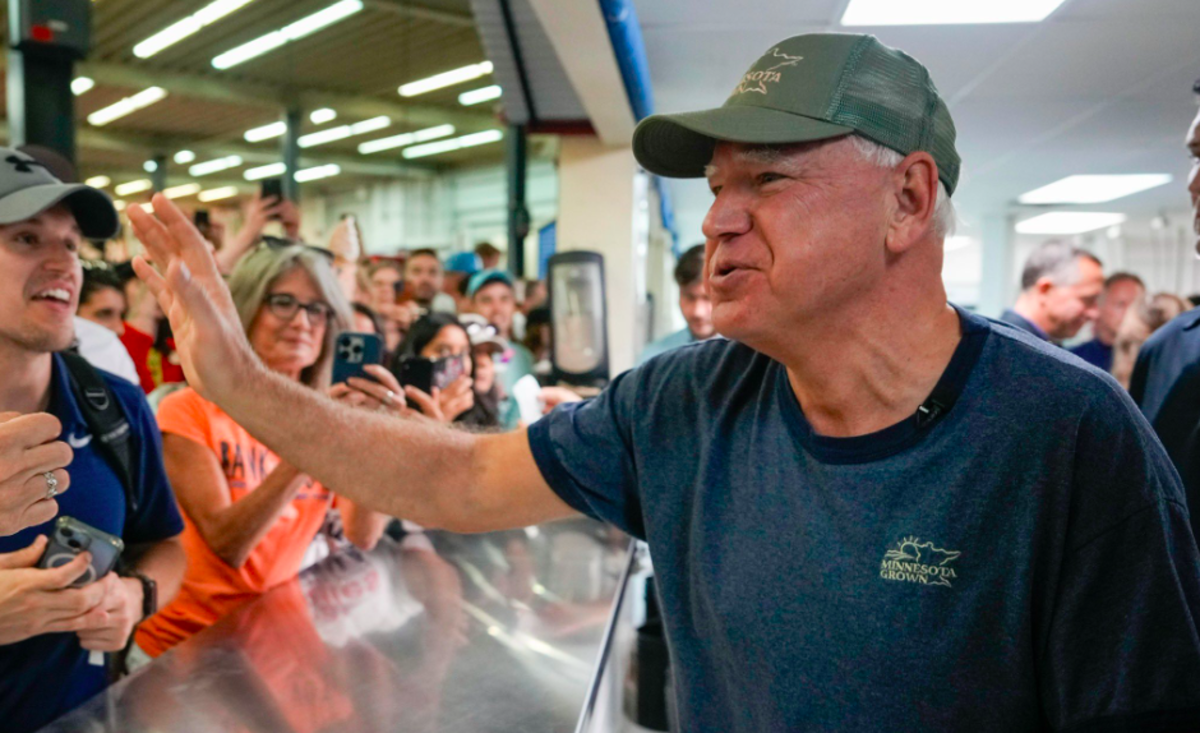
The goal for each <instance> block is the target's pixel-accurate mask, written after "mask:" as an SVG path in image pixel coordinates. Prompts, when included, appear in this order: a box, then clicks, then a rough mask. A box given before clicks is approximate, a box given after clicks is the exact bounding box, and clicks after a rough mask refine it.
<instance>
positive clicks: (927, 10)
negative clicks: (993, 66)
mask: <svg viewBox="0 0 1200 733" xmlns="http://www.w3.org/2000/svg"><path fill="white" fill-rule="evenodd" d="M1063 1H1064V0H851V2H850V6H849V7H847V8H846V12H845V14H843V15H842V25H943V24H949V23H962V24H967V23H1036V22H1038V21H1040V20H1045V18H1046V16H1048V15H1050V13H1053V12H1054V10H1055V9H1056V8H1057V7H1058V6H1059V5H1062V4H1063Z"/></svg>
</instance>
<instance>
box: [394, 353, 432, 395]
mask: <svg viewBox="0 0 1200 733" xmlns="http://www.w3.org/2000/svg"><path fill="white" fill-rule="evenodd" d="M396 378H397V379H399V380H400V384H402V385H403V386H405V387H416V388H417V389H419V390H421V391H422V392H424V393H425V394H433V362H432V361H430V360H429V359H426V358H424V357H421V356H410V357H408V358H406V359H403V360H402V361H401V362H400V373H399V374H397V375H396ZM409 407H416V405H415V404H413V403H412V400H409Z"/></svg>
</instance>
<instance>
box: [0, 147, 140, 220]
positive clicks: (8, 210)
mask: <svg viewBox="0 0 1200 733" xmlns="http://www.w3.org/2000/svg"><path fill="white" fill-rule="evenodd" d="M58 203H62V204H64V205H66V206H67V207H68V208H70V209H71V213H72V214H74V215H75V222H76V223H77V224H79V230H80V231H81V232H83V236H85V237H87V238H88V239H108V238H110V237H112V236H114V235H115V234H116V233H117V230H118V228H119V227H120V220H119V219H118V218H117V210H116V209H115V208H114V207H113V202H112V199H110V198H109V197H108V195H107V194H105V193H104V192H103V191H101V190H99V189H96V188H92V187H91V186H88V185H85V184H83V183H63V182H62V181H60V180H58V179H57V178H55V177H54V175H53V174H51V173H50V171H49V170H48V169H47V168H46V166H45V165H44V164H43V163H39V162H38V161H37V160H35V159H34V158H32V157H30V156H28V155H26V154H25V153H22V152H20V151H18V150H13V149H12V148H3V147H0V224H15V223H17V222H19V221H25V220H26V219H32V218H33V217H35V216H37V215H38V214H40V213H42V212H43V211H45V210H46V209H49V208H50V207H51V206H54V205H55V204H58Z"/></svg>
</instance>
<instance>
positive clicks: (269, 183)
mask: <svg viewBox="0 0 1200 733" xmlns="http://www.w3.org/2000/svg"><path fill="white" fill-rule="evenodd" d="M262 198H263V200H264V201H265V200H267V199H269V198H274V199H278V201H276V203H278V202H279V201H282V200H283V179H282V178H264V179H263V181H262Z"/></svg>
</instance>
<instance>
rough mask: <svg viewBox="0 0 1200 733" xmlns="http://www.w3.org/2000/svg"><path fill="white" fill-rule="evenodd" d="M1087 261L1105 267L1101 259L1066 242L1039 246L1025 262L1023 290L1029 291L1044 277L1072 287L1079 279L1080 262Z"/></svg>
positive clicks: (1054, 242) (1022, 276)
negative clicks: (1081, 260)
mask: <svg viewBox="0 0 1200 733" xmlns="http://www.w3.org/2000/svg"><path fill="white" fill-rule="evenodd" d="M1081 258H1082V259H1087V260H1091V261H1092V262H1095V263H1096V264H1097V265H1101V266H1103V264H1102V263H1101V262H1100V258H1098V257H1096V255H1094V254H1092V253H1091V252H1088V251H1087V250H1086V249H1080V248H1079V247H1076V246H1074V245H1071V244H1067V243H1066V242H1060V241H1059V240H1057V239H1052V240H1050V241H1049V242H1044V243H1043V244H1041V245H1038V248H1037V249H1035V250H1034V251H1033V252H1032V253H1030V255H1029V257H1028V258H1027V259H1026V260H1025V269H1023V270H1021V290H1022V291H1025V290H1029V289H1030V288H1032V287H1033V286H1034V285H1037V282H1038V280H1041V279H1042V278H1043V277H1048V278H1050V281H1051V282H1053V283H1054V284H1055V285H1072V284H1074V283H1075V281H1076V280H1078V279H1079V260H1080V259H1081Z"/></svg>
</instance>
